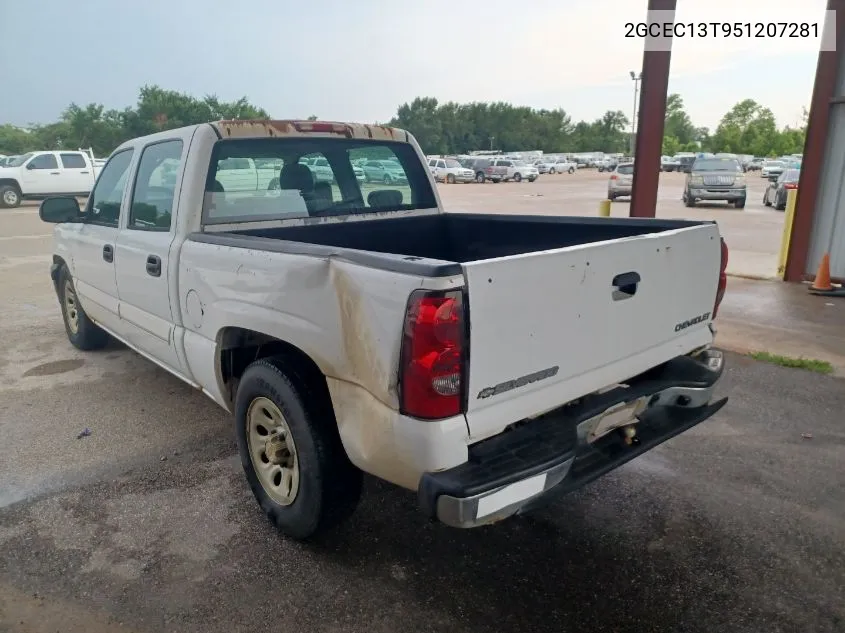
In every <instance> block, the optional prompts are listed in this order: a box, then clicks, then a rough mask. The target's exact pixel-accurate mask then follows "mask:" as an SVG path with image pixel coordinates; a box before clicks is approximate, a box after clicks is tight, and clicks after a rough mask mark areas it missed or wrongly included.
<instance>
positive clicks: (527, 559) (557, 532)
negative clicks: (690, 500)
mask: <svg viewBox="0 0 845 633" xmlns="http://www.w3.org/2000/svg"><path fill="white" fill-rule="evenodd" d="M616 480H617V478H615V477H612V476H611V477H608V478H606V481H605V482H601V483H597V484H595V485H594V486H593V487H591V488H590V489H587V490H585V491H581V492H579V493H575V494H573V495H570V496H568V497H565V498H563V499H561V500H558V501H556V502H555V503H553V504H552V505H551V506H549V507H547V508H544V509H542V510H540V511H538V512H537V513H536V514H533V515H530V516H526V517H516V518H514V519H510V520H507V521H504V522H502V523H500V524H498V525H495V526H490V527H484V528H477V529H474V530H469V531H464V530H454V529H450V528H448V527H445V526H442V525H440V524H437V523H429V522H427V521H426V519H424V518H421V517H420V515H419V511H418V510H417V508H416V505H415V499H414V496H413V495H410V494H407V493H405V492H403V491H399V490H396V489H393V488H391V487H389V486H387V485H385V484H382V483H380V482H377V481H374V480H370V481H368V482H367V491H366V497H365V500H364V502H363V503H362V505H361V507H360V508H359V511H358V512H357V513H356V515H355V517H354V519H353V520H352V521H351V522H350V523H349V524H348V526H347V527H344V528H342V530H341V531H338V532H335V533H333V534H332V535H331V536H327V537H325V538H324V539H323V540H322V541H321V542H319V543H316V544H315V545H314V546H313V547H315V548H316V549H317V550H318V552H319V553H318V555H320V556H323V557H328V558H330V559H331V560H332V562H334V563H340V564H342V565H343V566H345V567H349V568H353V569H355V570H356V571H359V572H362V573H363V575H365V576H367V577H368V578H370V577H377V578H381V579H383V580H384V581H385V582H388V583H393V584H398V585H404V587H405V589H404V590H403V591H402V593H406V592H407V593H411V594H413V596H414V598H412V599H411V601H412V602H417V603H418V604H419V605H428V606H430V607H431V608H434V609H436V610H437V611H438V612H441V613H442V614H443V615H444V616H446V614H448V617H447V620H449V621H451V622H462V623H466V625H467V629H468V630H472V631H486V630H496V631H533V632H544V631H549V632H551V631H554V632H560V631H580V630H584V631H587V630H589V631H611V630H612V631H638V632H641V631H647V630H681V629H683V630H692V629H690V624H691V623H692V622H696V621H698V622H699V624H700V625H702V626H709V627H715V626H717V625H718V621H720V620H722V618H723V617H724V614H725V613H726V611H727V609H726V607H727V606H728V604H729V603H730V602H734V601H736V593H735V592H733V591H731V587H732V586H735V584H736V582H737V580H736V579H735V578H732V574H731V572H730V571H729V570H728V569H727V568H726V567H725V565H724V564H723V563H722V562H720V561H723V560H724V559H725V556H724V553H723V552H722V551H721V549H720V547H719V545H718V544H717V543H718V540H717V539H714V538H713V535H714V529H713V526H711V525H710V524H709V521H708V520H707V519H706V517H704V516H701V515H698V513H696V512H695V511H694V510H693V509H692V508H687V509H684V510H683V512H682V515H679V514H678V509H677V508H673V509H670V508H667V507H662V506H663V504H662V503H661V502H660V501H659V500H657V499H652V498H649V497H648V496H644V497H641V498H640V499H639V500H638V501H637V502H636V505H632V504H631V500H630V499H628V500H626V499H620V498H619V496H620V494H623V493H622V491H621V490H620V488H619V486H620V483H619V481H616ZM614 481H615V483H614ZM614 497H616V498H614ZM388 509H389V510H388ZM687 512H688V514H686V515H683V513H687ZM743 608H744V609H746V610H747V609H748V605H745V606H744V607H743ZM714 614H717V615H716V616H715V618H714ZM705 622H707V625H705ZM727 622H730V618H728V620H727ZM727 622H725V624H727ZM412 628H413V627H412ZM693 628H695V627H693ZM696 630H697V629H696ZM711 630H712V629H711Z"/></svg>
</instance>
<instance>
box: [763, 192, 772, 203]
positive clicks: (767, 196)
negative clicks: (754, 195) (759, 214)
mask: <svg viewBox="0 0 845 633" xmlns="http://www.w3.org/2000/svg"><path fill="white" fill-rule="evenodd" d="M763 206H766V207H770V206H772V203H771V202H770V201H769V192H768V191H766V193H764V194H763Z"/></svg>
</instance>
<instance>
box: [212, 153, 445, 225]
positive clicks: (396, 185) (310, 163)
mask: <svg viewBox="0 0 845 633" xmlns="http://www.w3.org/2000/svg"><path fill="white" fill-rule="evenodd" d="M233 159H247V160H249V161H251V162H252V164H254V165H256V166H257V165H270V166H271V168H270V169H265V170H262V169H260V168H258V167H255V168H253V169H252V170H251V171H244V172H242V179H241V180H240V181H239V184H238V186H237V187H233V186H231V182H229V183H227V181H226V179H227V177H228V176H227V175H226V170H225V169H224V167H225V165H226V164H228V163H227V161H231V160H233ZM359 165H360V168H359V167H358V166H359ZM273 166H279V167H280V169H278V171H275V172H274V171H273V169H272V167H273ZM356 171H357V174H356ZM362 172H363V173H362ZM247 175H249V178H247ZM436 206H437V203H436V202H435V198H434V191H433V190H432V188H431V184H430V182H429V172H428V169H427V167H426V165H425V164H424V163H421V162H420V160H419V158H418V157H417V155H416V153H415V151H414V149H413V147H412V146H411V145H409V144H407V143H399V142H394V141H375V140H363V139H346V138H257V139H233V140H228V139H224V140H220V141H218V142H217V144H216V145H215V148H214V152H213V154H212V161H211V165H210V168H209V173H208V179H207V181H206V196H205V202H204V209H203V213H204V215H203V218H204V222H205V223H206V224H214V223H217V224H221V223H232V222H250V221H259V220H270V219H277V220H284V219H294V218H304V217H314V216H333V215H351V214H360V213H367V212H374V211H399V210H413V209H431V208H434V207H436Z"/></svg>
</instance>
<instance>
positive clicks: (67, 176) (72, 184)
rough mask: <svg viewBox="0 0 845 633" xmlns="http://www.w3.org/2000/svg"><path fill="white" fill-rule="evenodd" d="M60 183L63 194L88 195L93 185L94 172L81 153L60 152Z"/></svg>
mask: <svg viewBox="0 0 845 633" xmlns="http://www.w3.org/2000/svg"><path fill="white" fill-rule="evenodd" d="M59 160H60V161H61V163H62V165H61V167H62V169H61V171H62V176H61V179H62V183H63V185H64V186H65V187H67V188H66V189H65V190H64V192H65V193H88V192H90V191H91V188H92V187H93V185H94V170H93V167H91V166H90V165H89V164H88V159H87V158H86V157H85V155H84V154H83V153H82V152H61V153H60V154H59Z"/></svg>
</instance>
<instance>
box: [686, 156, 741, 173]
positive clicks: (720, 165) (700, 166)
mask: <svg viewBox="0 0 845 633" xmlns="http://www.w3.org/2000/svg"><path fill="white" fill-rule="evenodd" d="M692 168H693V171H736V170H738V169H740V167H739V163H738V162H737V161H736V159H735V158H699V159H698V160H696V161H695V163H693V166H692Z"/></svg>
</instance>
